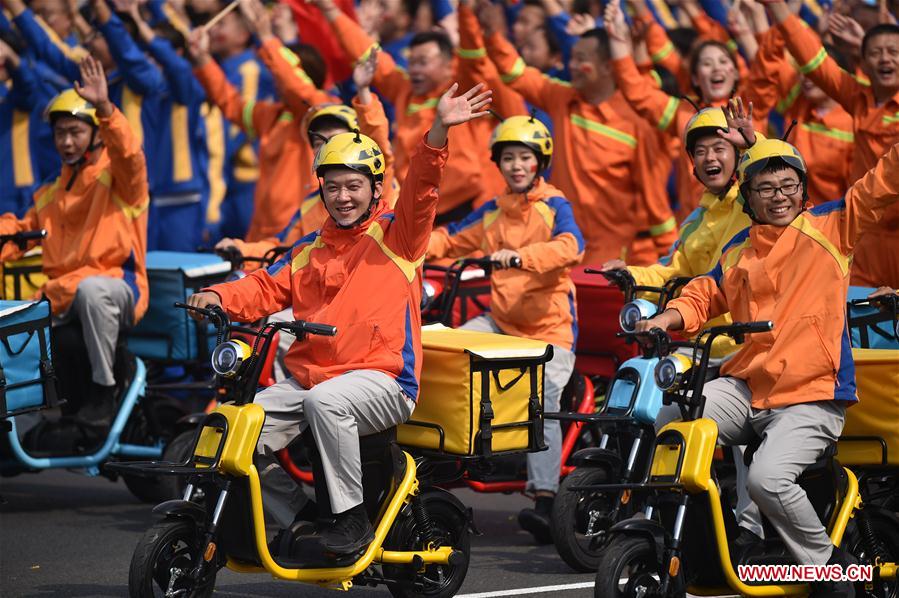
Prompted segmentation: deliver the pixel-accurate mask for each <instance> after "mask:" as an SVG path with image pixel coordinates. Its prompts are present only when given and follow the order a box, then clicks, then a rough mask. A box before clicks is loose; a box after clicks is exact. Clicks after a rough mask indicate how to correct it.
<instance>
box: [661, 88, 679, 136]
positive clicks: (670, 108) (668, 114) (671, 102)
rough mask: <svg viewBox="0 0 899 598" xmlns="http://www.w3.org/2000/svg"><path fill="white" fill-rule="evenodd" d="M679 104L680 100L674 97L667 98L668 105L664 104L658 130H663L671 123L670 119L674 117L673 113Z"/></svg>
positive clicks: (675, 112)
mask: <svg viewBox="0 0 899 598" xmlns="http://www.w3.org/2000/svg"><path fill="white" fill-rule="evenodd" d="M679 105H680V100H679V99H677V98H675V97H673V96H672V97H670V98H668V105H667V106H665V112H663V113H662V118H660V119H659V124H658V125H657V126H658V127H659V130H660V131H664V130H665V129H667V128H668V125H670V124H671V121H672V120H673V119H674V115H675V114H677V107H678V106H679Z"/></svg>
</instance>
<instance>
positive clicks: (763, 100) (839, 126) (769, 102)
mask: <svg viewBox="0 0 899 598" xmlns="http://www.w3.org/2000/svg"><path fill="white" fill-rule="evenodd" d="M784 45H785V44H784V39H783V35H782V34H781V32H780V29H778V28H776V27H774V28H772V29H769V30H768V31H766V32H765V33H764V34H762V37H761V39H760V40H759V51H758V53H757V54H756V57H755V61H754V62H753V64H752V68H751V69H750V71H749V88H751V89H752V90H753V95H754V99H753V111H754V112H753V118H755V119H767V117H768V114H769V112H770V111H771V110H773V109H775V108H776V109H777V111H778V112H780V113H782V114H783V115H784V119H785V120H786V121H787V123H789V122H791V121H792V120H794V119H795V120H796V122H797V123H799V124H798V125H797V126H796V127H795V128H794V129H793V133H792V134H791V136H790V139H789V141H790V143H792V144H793V145H795V146H796V149H798V150H799V152H800V153H801V154H802V157H803V158H805V163H806V165H807V166H808V173H809V175H808V193H809V197H810V199H811V201H812V203H813V204H815V205H817V204H819V203H823V202H825V201H831V200H834V199H839V198H841V197H843V194H844V193H845V192H846V189H848V188H849V184H850V180H849V176H850V169H851V167H852V144H853V139H854V136H853V134H852V116H850V115H849V113H848V112H846V110H844V109H843V107H842V106H839V105H837V106H835V107H834V108H833V109H832V110H829V111H828V112H825V113H823V114H822V113H821V112H820V111H818V110H817V109H816V108H815V107H814V106H813V105H812V103H811V102H809V101H808V100H807V99H806V98H805V96H804V95H803V94H802V92H801V89H800V83H799V71H798V70H797V68H796V66H795V65H794V64H791V61H790V60H789V59H788V58H787V57H786V56H785V54H784Z"/></svg>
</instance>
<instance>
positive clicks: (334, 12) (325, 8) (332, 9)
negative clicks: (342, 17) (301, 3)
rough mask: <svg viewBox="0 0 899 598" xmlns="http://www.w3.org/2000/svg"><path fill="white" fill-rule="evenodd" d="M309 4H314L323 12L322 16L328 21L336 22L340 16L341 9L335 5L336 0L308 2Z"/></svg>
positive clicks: (310, 0) (313, 0)
mask: <svg viewBox="0 0 899 598" xmlns="http://www.w3.org/2000/svg"><path fill="white" fill-rule="evenodd" d="M306 1H307V2H308V3H309V4H314V5H315V6H316V7H318V9H319V10H320V11H321V12H322V15H323V16H324V17H325V19H327V20H328V21H334V19H336V18H337V16H338V15H339V14H340V9H339V8H337V5H336V4H334V0H306Z"/></svg>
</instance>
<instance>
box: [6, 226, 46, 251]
mask: <svg viewBox="0 0 899 598" xmlns="http://www.w3.org/2000/svg"><path fill="white" fill-rule="evenodd" d="M46 236H47V231H46V230H44V229H42V228H41V229H38V230H26V231H22V232H18V233H12V234H11V235H0V244H2V243H8V242H13V243H16V244H17V245H19V246H20V247H24V245H25V244H26V243H28V242H29V241H39V240H41V239H44V238H46Z"/></svg>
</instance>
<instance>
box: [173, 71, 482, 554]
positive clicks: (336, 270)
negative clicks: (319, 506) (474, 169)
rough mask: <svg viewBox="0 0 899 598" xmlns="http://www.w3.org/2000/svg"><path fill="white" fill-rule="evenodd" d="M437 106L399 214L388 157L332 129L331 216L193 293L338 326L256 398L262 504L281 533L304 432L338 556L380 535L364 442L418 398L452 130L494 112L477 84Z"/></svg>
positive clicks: (238, 308) (323, 537)
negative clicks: (426, 279)
mask: <svg viewBox="0 0 899 598" xmlns="http://www.w3.org/2000/svg"><path fill="white" fill-rule="evenodd" d="M457 87H458V86H456V85H454V86H452V87H451V88H450V90H449V91H448V92H447V93H446V94H444V96H443V97H442V98H441V99H440V102H439V103H438V105H437V118H436V119H435V121H434V123H433V125H432V126H431V129H430V131H429V132H428V135H427V138H426V139H425V140H423V141H420V142H419V148H418V151H417V152H416V153H415V155H414V156H413V157H412V161H411V162H410V165H409V173H408V175H407V178H406V181H405V183H404V185H403V188H402V192H401V195H400V198H399V199H398V200H397V203H396V209H395V211H391V210H389V209H388V208H387V206H386V205H385V202H383V201H380V199H381V195H382V193H383V184H382V180H381V177H382V176H383V172H384V170H383V169H384V163H383V156H382V154H381V151H380V149H379V148H378V147H377V145H376V144H375V143H374V142H373V141H372V140H371V139H370V138H368V137H363V136H362V135H361V133H344V134H341V135H337V136H335V137H333V138H332V139H331V140H330V141H328V143H327V144H325V145H324V146H323V147H322V149H321V150H319V153H318V155H317V156H316V162H315V164H316V173H317V174H318V176H319V178H320V180H321V186H322V196H323V198H324V201H325V205H326V207H327V208H328V213H329V215H330V217H331V218H330V219H329V220H328V221H327V222H326V223H325V225H324V226H323V227H322V228H321V230H320V231H318V232H316V233H314V234H312V235H309V236H307V237H305V238H303V239H301V240H300V241H299V242H298V243H297V244H296V245H294V247H293V249H292V250H291V251H290V252H289V253H288V254H287V255H286V256H285V257H284V258H282V259H281V260H280V261H278V262H277V263H275V264H274V265H273V266H271V267H270V268H267V269H265V270H257V271H256V272H253V273H252V274H250V275H249V276H247V277H246V278H243V279H241V280H238V281H234V282H230V283H225V284H221V285H217V286H214V287H212V288H211V289H205V290H204V291H203V292H201V293H198V294H195V295H193V296H191V298H190V304H191V305H195V306H198V307H206V306H210V305H219V306H222V307H223V308H224V309H225V310H226V311H227V312H228V315H229V316H231V317H232V318H233V319H236V320H238V321H253V320H256V319H259V318H261V317H263V316H267V315H269V314H272V313H275V312H277V311H280V310H282V309H284V308H286V307H288V306H292V307H293V315H294V317H295V318H296V319H300V320H308V321H312V322H321V323H327V324H332V325H335V326H336V327H337V335H336V336H335V337H319V336H313V337H310V338H309V339H308V340H306V341H304V342H302V343H295V344H294V346H293V348H292V349H291V350H290V352H289V353H288V355H287V358H286V363H287V367H288V369H289V370H290V373H291V374H292V376H293V377H292V378H290V379H288V380H285V381H284V382H280V383H278V384H275V385H274V386H271V387H269V388H267V389H265V390H263V391H262V392H260V393H259V395H257V397H256V403H257V404H260V405H262V406H263V407H264V408H265V411H266V420H265V425H264V427H263V429H262V434H261V436H260V438H259V445H258V450H259V455H258V459H257V462H258V463H259V469H260V472H261V474H260V475H261V478H262V482H263V486H264V488H265V490H266V495H265V505H266V508H267V509H268V511H269V512H270V514H271V515H272V516H274V518H275V519H276V520H277V522H278V523H279V524H280V525H281V526H282V527H287V526H289V525H290V524H291V522H292V521H293V519H294V517H295V515H296V514H297V513H298V512H299V509H300V507H302V506H303V503H305V502H306V497H305V495H304V494H303V492H302V490H301V489H300V488H298V487H297V486H296V484H295V483H294V482H293V481H292V480H291V479H290V478H289V477H288V476H287V474H286V473H285V472H284V471H283V470H282V469H281V468H280V466H279V465H278V464H277V459H276V458H275V452H276V451H278V450H279V449H282V448H284V447H286V446H287V445H288V444H290V442H291V441H292V440H294V439H295V438H296V437H297V436H298V435H299V434H300V433H301V432H302V431H303V429H305V428H306V427H307V426H308V427H310V428H311V430H312V433H313V436H314V437H315V442H316V445H317V447H318V450H319V453H320V454H321V457H322V462H323V466H324V472H325V480H324V482H325V483H326V484H327V486H328V491H329V494H330V497H331V505H330V506H331V510H332V512H333V513H335V514H336V521H335V523H334V524H333V525H331V526H329V527H327V528H326V529H324V530H322V531H321V533H320V534H319V535H317V536H316V537H317V541H318V545H319V546H320V548H321V549H322V550H323V551H324V552H326V553H330V554H350V553H354V552H356V551H358V550H360V549H361V548H363V547H365V546H366V545H368V544H369V543H370V542H371V540H372V539H373V537H374V534H373V532H372V527H371V523H370V522H369V520H368V517H367V515H366V513H365V508H364V506H363V504H362V465H361V461H360V456H359V436H360V435H366V434H373V433H375V432H378V431H382V430H385V429H388V428H390V427H393V426H396V425H398V424H400V423H402V422H404V421H405V420H406V419H407V418H408V417H409V416H410V415H411V413H412V410H413V408H414V406H415V400H416V399H417V396H418V387H419V383H418V376H419V374H420V372H421V351H422V349H421V311H420V310H421V307H420V304H421V288H422V278H421V264H422V262H423V261H424V257H425V252H426V250H427V245H428V238H429V236H430V234H431V228H432V226H433V225H432V223H433V220H434V214H435V212H436V209H437V201H438V192H437V186H438V184H439V182H440V177H441V173H442V171H443V167H444V165H445V163H446V159H447V155H448V151H447V149H446V147H445V146H446V140H447V132H448V129H449V127H452V126H455V125H462V124H464V123H467V122H469V121H471V120H473V119H475V118H478V117H481V116H484V115H486V114H487V112H484V111H482V110H483V108H484V107H485V106H486V105H487V104H488V102H489V97H490V92H485V93H483V94H480V95H479V94H478V92H479V89H480V88H478V87H475V88H472V89H471V90H469V91H468V92H467V93H465V94H463V95H462V96H459V97H454V93H455V91H456V89H457Z"/></svg>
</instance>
